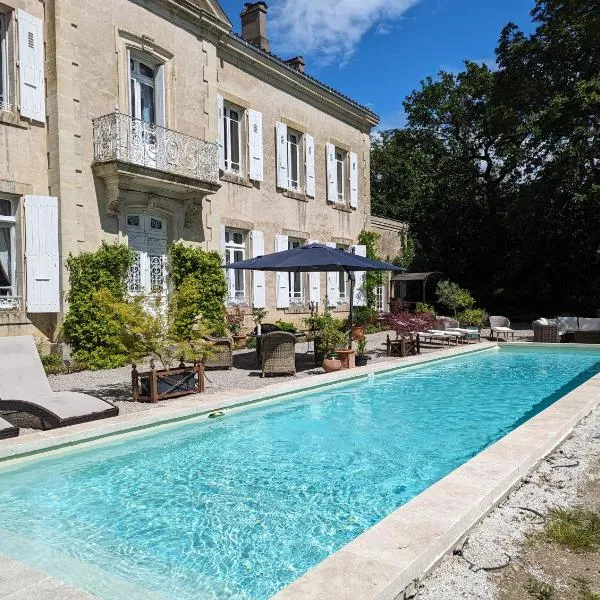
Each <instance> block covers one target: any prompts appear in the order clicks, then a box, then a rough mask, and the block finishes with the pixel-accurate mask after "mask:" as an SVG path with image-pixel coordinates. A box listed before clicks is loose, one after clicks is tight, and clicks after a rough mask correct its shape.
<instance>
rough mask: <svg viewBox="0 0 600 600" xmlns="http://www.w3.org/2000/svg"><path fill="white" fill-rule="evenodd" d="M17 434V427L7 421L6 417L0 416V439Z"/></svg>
mask: <svg viewBox="0 0 600 600" xmlns="http://www.w3.org/2000/svg"><path fill="white" fill-rule="evenodd" d="M17 435H19V429H18V427H15V426H14V425H13V424H12V423H9V422H8V421H7V420H6V419H3V418H2V417H0V440H5V439H6V438H11V437H16V436H17Z"/></svg>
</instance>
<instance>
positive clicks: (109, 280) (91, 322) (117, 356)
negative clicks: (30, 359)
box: [62, 243, 133, 369]
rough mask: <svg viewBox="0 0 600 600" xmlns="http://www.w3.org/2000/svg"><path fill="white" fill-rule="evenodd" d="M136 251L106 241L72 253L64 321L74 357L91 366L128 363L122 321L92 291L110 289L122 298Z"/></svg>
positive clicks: (67, 338) (64, 332)
mask: <svg viewBox="0 0 600 600" xmlns="http://www.w3.org/2000/svg"><path fill="white" fill-rule="evenodd" d="M132 260H133V252H132V251H131V250H130V249H129V248H128V247H127V246H126V245H124V244H112V245H111V244H106V243H102V246H101V247H100V249H99V250H97V251H96V252H83V253H82V254H79V255H78V256H73V255H69V258H68V259H67V270H68V271H69V285H70V288H69V293H68V295H67V300H68V303H69V311H68V313H67V315H66V317H65V320H64V322H63V325H62V331H63V334H64V336H65V340H66V341H67V342H69V343H70V344H71V346H72V348H73V360H74V362H76V363H83V364H85V365H86V366H87V367H88V368H90V369H111V368H114V367H121V366H123V365H125V364H127V352H126V349H124V348H123V346H122V345H121V343H120V339H119V324H118V322H117V320H116V319H115V317H114V314H113V313H110V312H108V313H107V312H106V311H105V310H103V309H102V307H100V306H98V304H97V303H96V302H95V301H94V298H93V294H94V292H97V291H99V290H102V289H106V290H108V291H109V292H110V293H111V294H112V295H113V296H114V297H115V298H118V299H123V298H124V297H125V293H126V290H127V283H126V282H127V273H128V270H129V265H130V264H131V261H132Z"/></svg>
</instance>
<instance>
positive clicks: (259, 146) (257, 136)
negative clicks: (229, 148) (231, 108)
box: [248, 110, 264, 181]
mask: <svg viewBox="0 0 600 600" xmlns="http://www.w3.org/2000/svg"><path fill="white" fill-rule="evenodd" d="M262 121H263V119H262V113H260V112H258V111H256V110H248V148H249V151H250V167H249V169H248V177H250V179H252V180H254V181H262V180H263V170H264V169H263V126H262Z"/></svg>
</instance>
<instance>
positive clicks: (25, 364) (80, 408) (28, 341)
mask: <svg viewBox="0 0 600 600" xmlns="http://www.w3.org/2000/svg"><path fill="white" fill-rule="evenodd" d="M0 410H9V411H14V412H24V413H28V414H32V415H35V416H36V417H38V418H39V419H40V421H41V422H42V428H43V429H46V427H47V426H50V427H64V426H65V425H74V424H76V423H85V422H87V421H95V420H96V419H104V418H106V417H114V416H116V415H118V414H119V409H118V408H117V407H116V406H115V405H114V404H111V403H110V402H107V401H106V400H101V399H100V398H95V397H94V396H89V395H88V394H82V393H80V392H53V391H52V388H51V387H50V384H49V383H48V378H47V377H46V373H45V372H44V368H43V367H42V362H41V361H40V357H39V355H38V352H37V348H36V347H35V342H34V339H33V336H30V335H24V336H14V337H0Z"/></svg>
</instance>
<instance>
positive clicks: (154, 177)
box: [92, 112, 220, 214]
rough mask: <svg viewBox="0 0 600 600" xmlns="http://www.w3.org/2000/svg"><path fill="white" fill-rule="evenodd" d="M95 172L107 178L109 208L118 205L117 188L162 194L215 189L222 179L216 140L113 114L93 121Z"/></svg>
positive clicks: (210, 191) (112, 212) (116, 207)
mask: <svg viewBox="0 0 600 600" xmlns="http://www.w3.org/2000/svg"><path fill="white" fill-rule="evenodd" d="M92 124H93V139H94V172H95V173H96V174H97V175H98V176H100V177H101V178H103V179H104V181H105V184H106V187H107V192H108V212H109V214H115V213H117V212H118V208H119V198H118V197H119V189H120V188H122V187H124V186H125V184H127V185H126V187H127V189H132V188H131V185H132V184H133V189H140V190H141V191H148V192H154V193H160V192H161V191H168V192H170V193H171V194H172V193H173V192H175V193H176V194H177V193H180V194H181V195H182V198H183V197H184V196H185V197H189V195H190V193H192V194H193V193H194V192H196V193H201V194H208V193H212V192H215V191H216V190H217V189H218V188H219V186H220V184H219V158H218V147H217V144H216V143H212V142H206V141H204V140H200V139H198V138H195V137H192V136H189V135H185V134H183V133H179V132H178V131H173V130H171V129H166V128H164V127H160V126H158V125H155V124H154V123H147V122H146V121H141V120H140V119H134V118H133V117H130V116H129V115H123V114H120V113H116V112H115V113H111V114H109V115H104V116H102V117H98V118H96V119H93V120H92Z"/></svg>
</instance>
